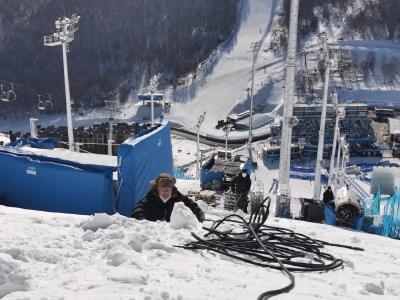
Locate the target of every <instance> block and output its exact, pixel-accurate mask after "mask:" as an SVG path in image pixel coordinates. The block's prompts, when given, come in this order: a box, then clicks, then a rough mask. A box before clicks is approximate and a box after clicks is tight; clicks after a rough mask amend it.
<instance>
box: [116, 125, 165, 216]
mask: <svg viewBox="0 0 400 300" xmlns="http://www.w3.org/2000/svg"><path fill="white" fill-rule="evenodd" d="M118 165H119V181H120V192H119V196H118V199H117V211H118V212H119V213H120V214H122V215H125V216H129V215H130V213H131V211H132V209H133V208H134V207H135V206H136V205H137V204H138V202H139V201H140V200H141V199H142V198H143V197H144V195H145V194H146V192H147V191H148V190H149V187H150V181H151V180H153V179H155V178H156V177H157V176H158V175H159V174H160V173H163V172H166V173H169V174H173V159H172V145H171V136H170V125H169V124H168V122H166V121H164V122H162V123H161V125H160V126H159V127H157V128H156V129H154V130H152V131H151V132H149V133H148V134H146V135H145V136H141V137H139V138H133V137H132V138H130V139H128V140H127V141H125V142H124V143H123V144H121V145H120V146H119V148H118Z"/></svg>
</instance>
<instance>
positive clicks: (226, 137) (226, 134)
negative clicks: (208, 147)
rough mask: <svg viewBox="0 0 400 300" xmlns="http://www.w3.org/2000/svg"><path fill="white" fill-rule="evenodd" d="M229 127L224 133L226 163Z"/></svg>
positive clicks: (226, 159) (226, 158)
mask: <svg viewBox="0 0 400 300" xmlns="http://www.w3.org/2000/svg"><path fill="white" fill-rule="evenodd" d="M228 130H229V127H227V128H226V131H225V161H228V134H229V131H228Z"/></svg>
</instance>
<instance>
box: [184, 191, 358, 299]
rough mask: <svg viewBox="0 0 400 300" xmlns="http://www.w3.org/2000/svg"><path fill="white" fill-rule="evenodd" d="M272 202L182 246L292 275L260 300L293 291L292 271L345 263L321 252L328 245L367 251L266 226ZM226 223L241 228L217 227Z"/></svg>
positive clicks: (233, 216) (231, 218) (266, 201)
mask: <svg viewBox="0 0 400 300" xmlns="http://www.w3.org/2000/svg"><path fill="white" fill-rule="evenodd" d="M270 204H271V199H270V198H269V197H267V198H266V199H264V201H263V202H262V203H261V204H260V206H259V207H258V208H256V209H255V212H253V213H252V214H251V215H250V218H249V221H246V220H245V219H244V218H243V217H241V216H239V215H236V214H231V215H228V216H226V217H224V218H223V219H220V220H217V221H214V223H213V225H212V226H211V228H208V227H203V229H204V230H206V231H207V232H208V233H207V234H205V235H204V238H201V237H199V236H198V235H196V234H195V233H192V236H193V237H194V238H195V239H196V241H193V242H190V243H188V244H186V245H184V246H179V247H182V248H184V249H190V250H195V249H204V250H210V251H214V252H217V253H220V254H223V255H226V256H229V257H232V258H235V259H237V260H240V261H243V262H246V263H249V264H253V265H257V266H261V267H268V268H272V269H277V270H281V271H282V273H283V274H284V275H285V276H287V277H288V278H289V280H290V283H289V284H288V285H286V286H285V287H283V288H280V289H276V290H271V291H266V292H264V293H262V294H261V295H259V296H258V298H257V299H258V300H266V299H269V298H271V297H273V296H276V295H279V294H283V293H288V292H289V291H290V290H292V289H293V288H294V286H295V279H294V276H293V274H292V273H291V272H293V271H295V272H316V271H317V272H321V271H329V270H333V269H336V268H338V267H340V266H342V265H343V260H341V259H337V258H335V257H334V256H333V255H331V254H329V253H326V252H322V251H321V249H322V248H323V247H324V246H325V245H329V246H337V247H343V248H348V249H352V250H359V251H363V250H364V249H362V248H358V247H351V246H346V245H340V244H332V243H328V242H324V241H321V240H315V239H312V238H310V237H308V236H306V235H304V234H301V233H296V232H294V231H292V230H290V229H286V228H281V227H273V226H267V225H265V221H266V220H267V218H268V215H269V207H270ZM225 223H233V224H237V225H239V227H242V230H241V231H234V230H233V229H231V230H228V231H221V230H218V227H220V226H221V225H222V224H225ZM310 260H311V262H310Z"/></svg>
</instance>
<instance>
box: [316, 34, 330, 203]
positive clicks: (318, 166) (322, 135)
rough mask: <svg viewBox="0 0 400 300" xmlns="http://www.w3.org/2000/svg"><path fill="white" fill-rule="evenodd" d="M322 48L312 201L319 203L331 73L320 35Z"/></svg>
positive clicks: (322, 35)
mask: <svg viewBox="0 0 400 300" xmlns="http://www.w3.org/2000/svg"><path fill="white" fill-rule="evenodd" d="M321 40H322V47H323V51H324V58H325V66H326V69H325V81H324V95H323V99H322V111H321V123H320V125H319V139H318V151H317V161H316V164H315V179H314V196H313V199H314V200H317V201H320V196H321V168H322V161H323V153H324V140H325V121H326V105H327V102H328V91H329V75H330V71H331V66H330V61H329V49H328V46H327V36H326V34H324V33H323V34H321Z"/></svg>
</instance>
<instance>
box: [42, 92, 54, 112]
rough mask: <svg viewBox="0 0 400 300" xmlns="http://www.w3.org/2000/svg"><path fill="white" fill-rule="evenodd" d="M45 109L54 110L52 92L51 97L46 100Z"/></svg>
mask: <svg viewBox="0 0 400 300" xmlns="http://www.w3.org/2000/svg"><path fill="white" fill-rule="evenodd" d="M44 106H45V110H46V111H52V110H53V107H54V105H53V101H51V94H49V99H47V100H46V101H45V102H44Z"/></svg>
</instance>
